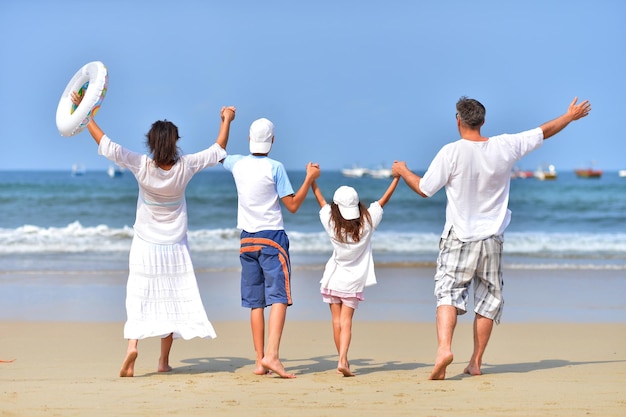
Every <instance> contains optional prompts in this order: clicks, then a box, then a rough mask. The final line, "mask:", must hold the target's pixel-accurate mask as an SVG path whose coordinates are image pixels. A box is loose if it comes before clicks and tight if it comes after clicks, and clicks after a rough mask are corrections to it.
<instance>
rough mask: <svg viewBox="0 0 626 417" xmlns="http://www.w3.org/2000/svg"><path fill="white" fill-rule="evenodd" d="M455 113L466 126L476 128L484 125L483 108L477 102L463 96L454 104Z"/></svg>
mask: <svg viewBox="0 0 626 417" xmlns="http://www.w3.org/2000/svg"><path fill="white" fill-rule="evenodd" d="M456 111H457V114H458V116H459V118H460V119H461V121H462V122H463V123H464V124H466V125H467V126H470V127H473V128H477V127H480V126H482V125H483V123H485V113H486V110H485V106H483V105H482V104H480V102H479V101H478V100H474V99H473V98H467V97H465V96H463V97H461V98H460V99H459V101H457V102H456Z"/></svg>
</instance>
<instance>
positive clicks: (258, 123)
mask: <svg viewBox="0 0 626 417" xmlns="http://www.w3.org/2000/svg"><path fill="white" fill-rule="evenodd" d="M273 138H274V124H273V123H272V122H270V121H269V120H267V119H265V118H261V119H257V120H255V121H254V122H252V124H251V125H250V153H268V152H269V151H270V149H272V139H273Z"/></svg>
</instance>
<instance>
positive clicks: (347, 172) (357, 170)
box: [341, 165, 369, 178]
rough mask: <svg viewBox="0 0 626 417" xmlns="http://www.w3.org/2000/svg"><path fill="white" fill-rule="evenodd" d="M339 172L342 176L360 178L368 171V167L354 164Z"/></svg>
mask: <svg viewBox="0 0 626 417" xmlns="http://www.w3.org/2000/svg"><path fill="white" fill-rule="evenodd" d="M341 173H342V174H343V176H344V177H349V178H360V177H362V176H363V175H365V174H367V173H369V169H367V168H363V167H359V166H357V165H354V166H353V167H352V168H344V169H342V170H341Z"/></svg>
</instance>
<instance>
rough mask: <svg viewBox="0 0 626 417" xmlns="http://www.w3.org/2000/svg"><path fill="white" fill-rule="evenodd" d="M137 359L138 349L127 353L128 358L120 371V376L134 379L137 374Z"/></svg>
mask: <svg viewBox="0 0 626 417" xmlns="http://www.w3.org/2000/svg"><path fill="white" fill-rule="evenodd" d="M136 359H137V349H131V350H129V351H128V352H126V358H124V363H122V369H120V376H122V377H132V376H134V374H135V360H136Z"/></svg>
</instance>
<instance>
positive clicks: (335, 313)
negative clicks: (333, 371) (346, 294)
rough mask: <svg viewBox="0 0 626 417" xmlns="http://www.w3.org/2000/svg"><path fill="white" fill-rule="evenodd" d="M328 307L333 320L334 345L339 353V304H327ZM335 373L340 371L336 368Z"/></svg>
mask: <svg viewBox="0 0 626 417" xmlns="http://www.w3.org/2000/svg"><path fill="white" fill-rule="evenodd" d="M328 306H329V307H330V315H331V318H332V322H333V340H334V341H335V347H336V348H337V355H339V345H340V337H341V304H336V303H335V304H332V303H331V304H328ZM337 373H338V374H340V373H341V371H340V370H339V368H337Z"/></svg>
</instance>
